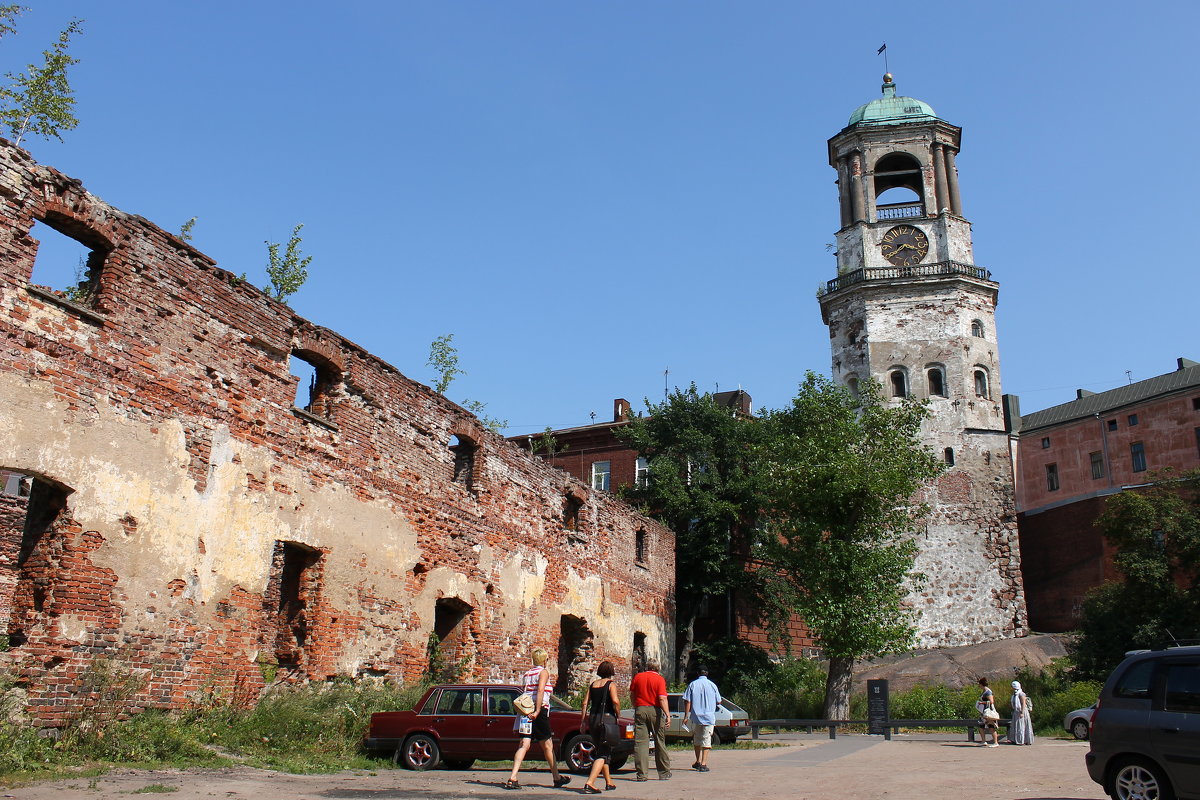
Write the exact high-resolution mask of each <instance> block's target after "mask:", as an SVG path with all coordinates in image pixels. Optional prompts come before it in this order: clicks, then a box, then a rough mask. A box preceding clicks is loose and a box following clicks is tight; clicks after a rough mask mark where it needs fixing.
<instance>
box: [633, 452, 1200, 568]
mask: <svg viewBox="0 0 1200 800" xmlns="http://www.w3.org/2000/svg"><path fill="white" fill-rule="evenodd" d="M1198 430H1200V429H1198ZM633 558H634V560H635V561H637V562H638V563H639V564H643V563H645V561H646V530H645V529H644V528H638V529H637V533H635V534H634V535H633Z"/></svg>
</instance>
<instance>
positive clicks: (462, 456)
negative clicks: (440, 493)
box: [450, 436, 479, 491]
mask: <svg viewBox="0 0 1200 800" xmlns="http://www.w3.org/2000/svg"><path fill="white" fill-rule="evenodd" d="M478 451H479V445H477V444H475V442H473V441H471V440H470V439H469V438H467V437H466V436H454V437H451V441H450V452H451V453H452V454H453V456H454V468H453V475H452V477H451V480H453V481H454V483H457V484H458V485H459V486H462V487H463V488H464V489H466V490H468V491H471V490H473V489H474V488H475V462H476V455H477V453H478Z"/></svg>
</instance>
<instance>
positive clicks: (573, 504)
mask: <svg viewBox="0 0 1200 800" xmlns="http://www.w3.org/2000/svg"><path fill="white" fill-rule="evenodd" d="M581 510H583V500H581V499H579V498H578V497H576V496H575V495H573V494H569V495H567V496H566V497H564V498H563V527H564V528H566V529H567V530H569V531H577V530H579V512H580V511H581Z"/></svg>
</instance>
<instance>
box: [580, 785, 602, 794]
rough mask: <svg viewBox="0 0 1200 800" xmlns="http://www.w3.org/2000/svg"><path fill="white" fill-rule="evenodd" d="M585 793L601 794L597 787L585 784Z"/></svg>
mask: <svg viewBox="0 0 1200 800" xmlns="http://www.w3.org/2000/svg"><path fill="white" fill-rule="evenodd" d="M583 793H584V794H600V790H599V789H597V788H596V787H595V786H588V785H587V784H586V783H585V784H584V785H583Z"/></svg>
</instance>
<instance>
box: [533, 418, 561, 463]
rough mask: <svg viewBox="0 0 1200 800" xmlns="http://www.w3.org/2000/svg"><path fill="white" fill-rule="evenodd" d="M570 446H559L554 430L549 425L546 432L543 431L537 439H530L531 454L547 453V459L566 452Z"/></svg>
mask: <svg viewBox="0 0 1200 800" xmlns="http://www.w3.org/2000/svg"><path fill="white" fill-rule="evenodd" d="M568 447H570V445H566V444H559V441H558V439H557V438H556V437H555V435H554V429H553V428H551V427H550V426H549V425H547V426H546V430H544V431H542V432H541V433H539V434H538V435H537V437H536V438H535V437H533V436H530V437H529V452H531V453H545V454H546V457H547V458H554V456H555V455H556V454H557V453H561V452H563V451H564V450H566V449H567V448H568Z"/></svg>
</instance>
